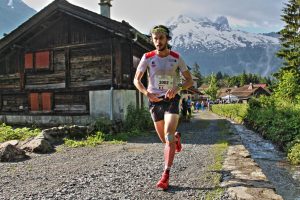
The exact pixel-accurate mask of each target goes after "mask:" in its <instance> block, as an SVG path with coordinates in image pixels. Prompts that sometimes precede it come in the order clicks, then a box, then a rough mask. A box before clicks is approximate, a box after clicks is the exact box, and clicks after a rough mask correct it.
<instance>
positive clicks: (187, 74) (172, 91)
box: [165, 70, 194, 99]
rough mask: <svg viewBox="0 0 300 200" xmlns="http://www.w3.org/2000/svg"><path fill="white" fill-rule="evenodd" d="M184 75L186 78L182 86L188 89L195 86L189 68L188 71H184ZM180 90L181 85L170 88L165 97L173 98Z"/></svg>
mask: <svg viewBox="0 0 300 200" xmlns="http://www.w3.org/2000/svg"><path fill="white" fill-rule="evenodd" d="M182 75H183V77H184V79H185V81H184V83H183V84H182V88H183V89H188V88H190V87H191V86H193V84H194V81H193V78H192V75H191V73H190V72H189V71H188V70H186V71H184V72H182ZM179 91H180V89H179V87H177V86H176V87H174V88H172V89H170V90H168V91H167V93H166V95H165V97H166V98H170V99H172V98H174V97H175V95H176V94H177V93H178V92H179Z"/></svg>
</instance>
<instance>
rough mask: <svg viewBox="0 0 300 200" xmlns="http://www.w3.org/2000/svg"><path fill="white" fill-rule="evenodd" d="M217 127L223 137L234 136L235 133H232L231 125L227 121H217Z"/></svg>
mask: <svg viewBox="0 0 300 200" xmlns="http://www.w3.org/2000/svg"><path fill="white" fill-rule="evenodd" d="M217 127H218V129H219V133H220V134H221V135H222V136H226V135H232V134H233V133H232V132H231V131H230V124H229V122H228V121H227V120H219V121H217Z"/></svg>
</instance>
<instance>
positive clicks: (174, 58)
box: [137, 51, 188, 96]
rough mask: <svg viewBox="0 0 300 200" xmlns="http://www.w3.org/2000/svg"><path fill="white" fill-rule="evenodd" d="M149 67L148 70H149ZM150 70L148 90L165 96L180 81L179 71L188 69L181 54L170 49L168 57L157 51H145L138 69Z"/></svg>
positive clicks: (142, 70)
mask: <svg viewBox="0 0 300 200" xmlns="http://www.w3.org/2000/svg"><path fill="white" fill-rule="evenodd" d="M147 69H148V70H147ZM146 70H147V71H148V88H147V91H149V92H151V93H154V94H158V96H163V95H165V94H166V92H167V91H168V89H172V88H173V87H174V86H177V85H178V84H179V82H180V74H179V72H184V71H186V70H188V68H187V66H186V64H185V63H184V61H183V59H182V58H181V56H180V55H179V54H178V53H176V52H174V51H170V54H169V55H168V56H166V57H159V56H158V55H157V54H156V52H155V51H151V52H148V53H145V54H144V55H143V57H142V59H141V61H140V63H139V65H138V67H137V71H141V72H145V71H146Z"/></svg>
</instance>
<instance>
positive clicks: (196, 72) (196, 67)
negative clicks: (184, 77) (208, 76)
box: [192, 62, 203, 86]
mask: <svg viewBox="0 0 300 200" xmlns="http://www.w3.org/2000/svg"><path fill="white" fill-rule="evenodd" d="M192 74H193V75H194V76H195V77H197V78H198V80H197V86H201V85H202V83H203V77H202V75H201V72H200V66H199V64H198V63H197V62H195V63H194V67H193V70H192Z"/></svg>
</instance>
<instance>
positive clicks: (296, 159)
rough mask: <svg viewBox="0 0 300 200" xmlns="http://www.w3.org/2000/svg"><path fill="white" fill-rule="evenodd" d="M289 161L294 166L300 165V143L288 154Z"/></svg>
mask: <svg viewBox="0 0 300 200" xmlns="http://www.w3.org/2000/svg"><path fill="white" fill-rule="evenodd" d="M288 159H289V161H290V162H291V163H292V164H294V165H297V164H300V143H296V144H295V145H294V146H292V148H291V149H290V150H289V153H288Z"/></svg>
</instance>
